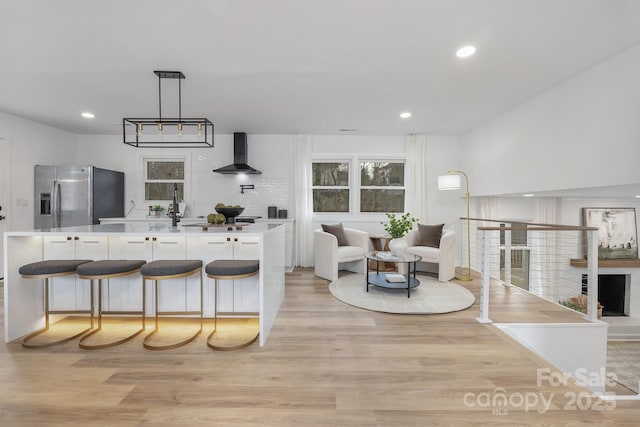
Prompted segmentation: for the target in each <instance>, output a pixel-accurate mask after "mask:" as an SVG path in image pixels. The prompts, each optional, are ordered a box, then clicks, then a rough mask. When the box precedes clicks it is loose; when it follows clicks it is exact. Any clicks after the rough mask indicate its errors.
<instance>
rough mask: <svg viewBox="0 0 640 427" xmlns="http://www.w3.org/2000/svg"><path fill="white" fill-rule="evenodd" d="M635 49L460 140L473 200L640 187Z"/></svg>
mask: <svg viewBox="0 0 640 427" xmlns="http://www.w3.org/2000/svg"><path fill="white" fill-rule="evenodd" d="M638 75H640V45H639V46H636V47H634V48H631V49H629V50H627V51H625V52H622V53H621V54H619V55H617V56H615V57H613V58H611V59H610V60H608V61H606V62H603V63H601V64H599V65H597V66H595V67H593V68H592V69H589V70H587V71H585V72H584V73H582V74H579V75H577V76H575V77H573V78H571V79H569V80H567V81H565V82H564V83H562V84H560V85H558V86H556V87H553V88H551V89H550V90H549V91H547V92H545V93H542V94H540V95H539V96H537V97H535V98H533V99H532V100H530V101H528V102H526V103H524V104H522V105H519V106H517V107H515V108H514V109H512V110H510V111H508V112H506V113H504V114H502V115H500V116H498V117H496V118H495V119H493V120H491V121H489V122H487V123H485V124H483V125H481V126H479V127H477V128H476V129H474V130H472V131H471V132H469V133H467V134H466V135H464V136H463V137H462V138H461V140H462V148H463V153H464V155H465V158H464V167H465V171H467V172H468V173H469V176H470V179H471V181H472V183H473V191H472V195H476V196H477V195H497V194H508V193H518V192H536V191H543V190H559V189H569V188H587V187H599V186H604V185H620V184H635V183H638V182H640V168H638V159H639V158H640V143H638V141H640V120H638V118H639V117H640V79H638Z"/></svg>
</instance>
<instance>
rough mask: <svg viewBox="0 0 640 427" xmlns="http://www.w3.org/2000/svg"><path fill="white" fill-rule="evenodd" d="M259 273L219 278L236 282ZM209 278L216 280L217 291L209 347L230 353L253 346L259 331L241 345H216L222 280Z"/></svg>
mask: <svg viewBox="0 0 640 427" xmlns="http://www.w3.org/2000/svg"><path fill="white" fill-rule="evenodd" d="M256 274H257V273H250V274H245V275H237V276H233V277H232V276H219V277H220V278H223V279H229V280H235V279H242V278H247V277H252V276H255V275H256ZM208 277H210V278H213V279H214V285H215V288H216V291H215V297H214V298H215V300H214V307H215V313H214V317H213V319H214V324H213V325H214V326H213V332H211V333H210V334H209V336H208V337H207V347H209V348H211V349H213V350H220V351H230V350H240V349H242V348H245V347H248V346H250V345H251V344H253V343H254V342H255V341H256V340H257V339H258V336H259V331H258V332H257V333H256V334H255V335H253V334H252V335H251V336H250V337H249V339H247V340H245V341H243V342H240V343H239V344H233V345H228V344H225V345H219V344H215V343H214V338H215V335H216V332H219V331H218V300H219V293H218V291H219V288H220V280H219V277H216V276H213V275H209V276H208Z"/></svg>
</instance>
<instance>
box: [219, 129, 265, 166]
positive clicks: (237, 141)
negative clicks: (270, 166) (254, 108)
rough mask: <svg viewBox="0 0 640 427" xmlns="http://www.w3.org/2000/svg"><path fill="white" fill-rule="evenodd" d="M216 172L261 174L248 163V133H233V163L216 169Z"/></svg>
mask: <svg viewBox="0 0 640 427" xmlns="http://www.w3.org/2000/svg"><path fill="white" fill-rule="evenodd" d="M213 171H214V172H217V173H222V174H227V175H234V174H240V173H246V174H251V175H258V174H261V173H262V172H260V171H259V170H257V169H254V168H252V167H251V166H249V165H248V164H247V134H246V133H244V132H235V133H234V134H233V163H232V164H230V165H227V166H223V167H221V168H218V169H214V170H213Z"/></svg>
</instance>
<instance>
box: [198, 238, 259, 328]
mask: <svg viewBox="0 0 640 427" xmlns="http://www.w3.org/2000/svg"><path fill="white" fill-rule="evenodd" d="M187 258H193V259H202V260H203V262H204V265H206V264H208V263H209V262H211V261H214V260H216V259H256V260H258V259H260V237H258V236H203V237H193V238H189V239H188V243H187ZM258 284H259V277H258V276H257V275H256V276H254V277H249V278H247V279H242V280H235V281H231V280H221V281H220V282H219V286H220V289H219V290H218V298H219V301H218V310H219V311H220V312H227V313H230V312H233V313H254V312H258V311H259V308H260V292H259V286H258ZM214 289H215V288H214V283H213V280H212V279H207V277H206V276H205V286H204V302H205V316H208V317H209V316H213V314H214V292H215V291H214Z"/></svg>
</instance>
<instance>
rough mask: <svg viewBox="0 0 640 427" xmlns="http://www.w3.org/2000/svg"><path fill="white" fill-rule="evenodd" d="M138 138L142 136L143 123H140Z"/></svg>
mask: <svg viewBox="0 0 640 427" xmlns="http://www.w3.org/2000/svg"><path fill="white" fill-rule="evenodd" d="M138 136H142V123H138Z"/></svg>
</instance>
